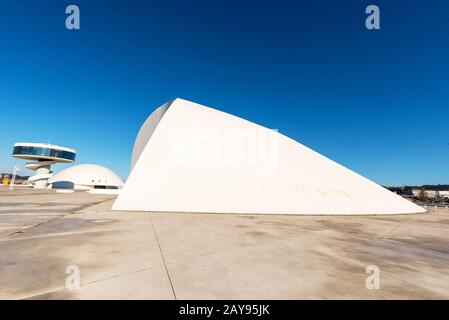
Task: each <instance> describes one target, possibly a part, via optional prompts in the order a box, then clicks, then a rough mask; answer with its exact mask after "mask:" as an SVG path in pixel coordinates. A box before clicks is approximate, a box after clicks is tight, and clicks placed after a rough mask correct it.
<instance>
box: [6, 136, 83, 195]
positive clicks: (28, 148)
mask: <svg viewBox="0 0 449 320" xmlns="http://www.w3.org/2000/svg"><path fill="white" fill-rule="evenodd" d="M12 156H13V157H16V158H19V159H25V160H31V161H30V162H28V163H27V164H26V165H25V167H26V168H27V169H30V170H34V171H36V174H35V175H34V176H31V177H30V178H29V179H28V181H29V182H30V183H32V184H33V185H34V188H35V189H45V188H47V186H48V179H49V178H50V177H51V176H52V175H53V172H52V171H51V170H50V168H51V165H53V164H56V163H72V162H74V161H75V158H76V151H75V150H74V149H70V148H66V147H61V146H56V145H52V144H45V143H27V142H20V143H16V144H14V149H13V152H12Z"/></svg>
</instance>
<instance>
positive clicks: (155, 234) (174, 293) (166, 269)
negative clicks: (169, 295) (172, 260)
mask: <svg viewBox="0 0 449 320" xmlns="http://www.w3.org/2000/svg"><path fill="white" fill-rule="evenodd" d="M149 218H150V222H151V227H152V228H153V233H154V236H155V237H156V242H157V246H158V247H159V252H160V254H161V257H162V262H163V263H164V267H165V271H166V272H167V277H168V281H169V282H170V286H171V290H172V292H173V297H174V298H175V300H178V298H177V297H176V292H175V288H174V287H173V282H172V280H171V277H170V272H168V268H167V264H166V263H165V258H164V254H163V252H162V248H161V244H160V243H159V238H158V237H157V233H156V229H155V228H154V224H153V220H152V219H151V214H150V215H149Z"/></svg>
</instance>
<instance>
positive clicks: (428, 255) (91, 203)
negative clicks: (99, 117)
mask: <svg viewBox="0 0 449 320" xmlns="http://www.w3.org/2000/svg"><path fill="white" fill-rule="evenodd" d="M113 201H114V196H111V195H91V194H88V193H84V192H76V193H69V194H67V193H55V192H54V191H51V190H49V191H34V190H13V191H9V190H8V189H6V188H0V299H175V298H176V299H419V298H423V299H448V298H449V268H448V266H449V210H448V209H430V210H429V212H428V213H426V214H418V215H400V216H274V215H273V216H270V215H262V216H256V215H252V216H251V215H233V214H187V213H147V212H117V211H111V210H110V208H111V205H112V203H113ZM369 265H376V266H377V267H378V268H379V270H380V289H378V290H376V289H373V290H369V289H367V288H366V285H365V281H366V278H367V277H368V276H369V274H367V273H365V271H366V267H367V266H369ZM68 266H76V267H77V268H79V271H80V282H81V285H80V288H79V289H74V290H69V289H67V288H66V280H67V278H68V277H69V276H70V275H71V274H70V273H66V271H67V270H71V269H70V268H71V267H69V269H67V267H68Z"/></svg>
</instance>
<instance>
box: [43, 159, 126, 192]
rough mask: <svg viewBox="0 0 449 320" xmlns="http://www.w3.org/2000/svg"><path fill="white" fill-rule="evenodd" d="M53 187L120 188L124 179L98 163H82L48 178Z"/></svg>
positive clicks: (76, 188) (83, 188)
mask: <svg viewBox="0 0 449 320" xmlns="http://www.w3.org/2000/svg"><path fill="white" fill-rule="evenodd" d="M48 183H49V184H51V187H52V188H53V189H74V190H94V189H99V190H106V189H107V190H118V189H121V188H122V187H123V184H124V183H123V180H122V179H121V178H120V177H119V176H118V175H117V174H115V173H114V172H113V171H111V170H110V169H108V168H106V167H103V166H99V165H96V164H80V165H76V166H73V167H70V168H67V169H64V170H62V171H60V172H58V173H56V174H55V175H54V176H53V177H51V178H50V179H49V180H48Z"/></svg>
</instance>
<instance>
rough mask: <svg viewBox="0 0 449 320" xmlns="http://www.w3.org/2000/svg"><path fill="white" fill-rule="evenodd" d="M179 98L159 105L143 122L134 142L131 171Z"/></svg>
mask: <svg viewBox="0 0 449 320" xmlns="http://www.w3.org/2000/svg"><path fill="white" fill-rule="evenodd" d="M178 99H179V98H174V99H172V100H170V101H168V102H166V103H164V104H163V105H161V106H160V107H158V108H157V109H156V110H154V111H153V112H152V113H151V114H150V116H149V117H148V118H147V119H146V120H145V122H144V123H143V124H142V126H141V127H140V129H139V132H138V133H137V136H136V140H135V142H134V147H133V152H132V155H131V166H130V171H132V170H133V168H134V166H135V164H136V162H137V160H138V159H139V157H140V155H141V154H142V152H143V150H144V149H145V146H146V145H147V144H148V141H149V140H150V139H151V136H152V135H153V133H154V131H156V128H157V126H158V125H159V122H161V120H162V118H163V117H164V115H165V114H166V113H167V111H168V109H169V108H170V106H171V105H172V104H173V102H175V101H176V100H178Z"/></svg>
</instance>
